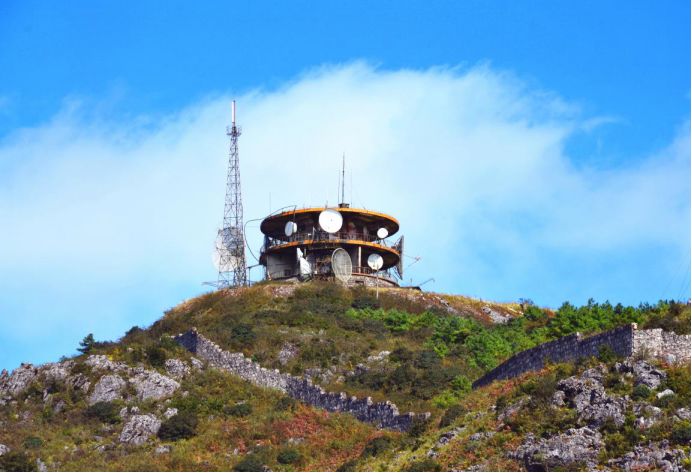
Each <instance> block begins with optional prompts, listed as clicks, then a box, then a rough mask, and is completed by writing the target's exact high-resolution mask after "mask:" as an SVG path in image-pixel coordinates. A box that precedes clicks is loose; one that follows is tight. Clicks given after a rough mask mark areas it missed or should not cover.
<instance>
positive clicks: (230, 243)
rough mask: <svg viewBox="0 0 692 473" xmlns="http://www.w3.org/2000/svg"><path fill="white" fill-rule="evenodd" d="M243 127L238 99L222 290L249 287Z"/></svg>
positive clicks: (222, 233) (225, 212) (222, 238)
mask: <svg viewBox="0 0 692 473" xmlns="http://www.w3.org/2000/svg"><path fill="white" fill-rule="evenodd" d="M240 134H241V130H240V127H237V126H236V124H235V100H234V101H233V104H232V105H231V127H230V128H228V127H227V128H226V135H228V136H229V137H230V150H229V153H228V176H227V178H226V201H225V203H224V207H223V228H222V229H221V230H219V237H220V238H218V240H217V241H220V242H221V244H222V246H223V248H222V250H225V251H221V252H220V262H219V263H220V264H219V280H218V285H217V286H218V287H219V288H224V287H237V286H245V285H247V272H246V266H245V234H244V231H243V199H242V195H241V192H240V167H239V164H240V160H239V157H238V137H239V136H240Z"/></svg>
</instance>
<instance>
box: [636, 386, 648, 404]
mask: <svg viewBox="0 0 692 473" xmlns="http://www.w3.org/2000/svg"><path fill="white" fill-rule="evenodd" d="M649 396H651V389H649V387H648V386H647V385H645V384H638V385H637V386H635V387H634V389H632V399H634V400H635V401H641V400H642V399H648V398H649Z"/></svg>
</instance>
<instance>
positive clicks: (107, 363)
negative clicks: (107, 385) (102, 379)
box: [84, 355, 129, 371]
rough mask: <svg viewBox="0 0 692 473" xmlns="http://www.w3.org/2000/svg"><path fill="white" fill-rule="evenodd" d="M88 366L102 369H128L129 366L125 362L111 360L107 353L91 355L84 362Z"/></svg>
mask: <svg viewBox="0 0 692 473" xmlns="http://www.w3.org/2000/svg"><path fill="white" fill-rule="evenodd" d="M84 363H85V364H86V365H87V366H91V367H92V368H93V369H95V370H101V371H128V370H129V368H128V366H127V365H126V364H125V363H122V362H119V361H111V360H109V359H108V357H107V356H106V355H89V356H88V357H87V359H86V361H85V362H84Z"/></svg>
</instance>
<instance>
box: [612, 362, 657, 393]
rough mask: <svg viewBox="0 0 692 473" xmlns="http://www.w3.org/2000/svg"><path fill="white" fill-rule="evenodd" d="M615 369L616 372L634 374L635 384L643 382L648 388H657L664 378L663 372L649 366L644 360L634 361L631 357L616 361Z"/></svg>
mask: <svg viewBox="0 0 692 473" xmlns="http://www.w3.org/2000/svg"><path fill="white" fill-rule="evenodd" d="M615 370H616V371H617V372H618V373H624V374H631V375H632V376H634V384H635V386H637V385H640V384H643V385H645V386H646V387H648V388H650V389H656V388H658V387H659V386H660V384H661V381H663V380H664V379H665V378H666V374H665V372H663V371H661V370H659V369H657V368H655V367H653V366H651V365H650V364H649V363H647V362H646V361H642V360H639V361H636V360H633V359H631V358H630V359H627V360H625V361H624V362H622V363H616V364H615Z"/></svg>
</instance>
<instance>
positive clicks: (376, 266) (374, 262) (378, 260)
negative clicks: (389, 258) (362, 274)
mask: <svg viewBox="0 0 692 473" xmlns="http://www.w3.org/2000/svg"><path fill="white" fill-rule="evenodd" d="M383 264H384V260H383V259H382V257H381V256H380V255H378V254H377V253H373V254H371V255H370V256H368V266H370V269H372V270H373V271H379V270H380V268H382V265H383Z"/></svg>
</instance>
